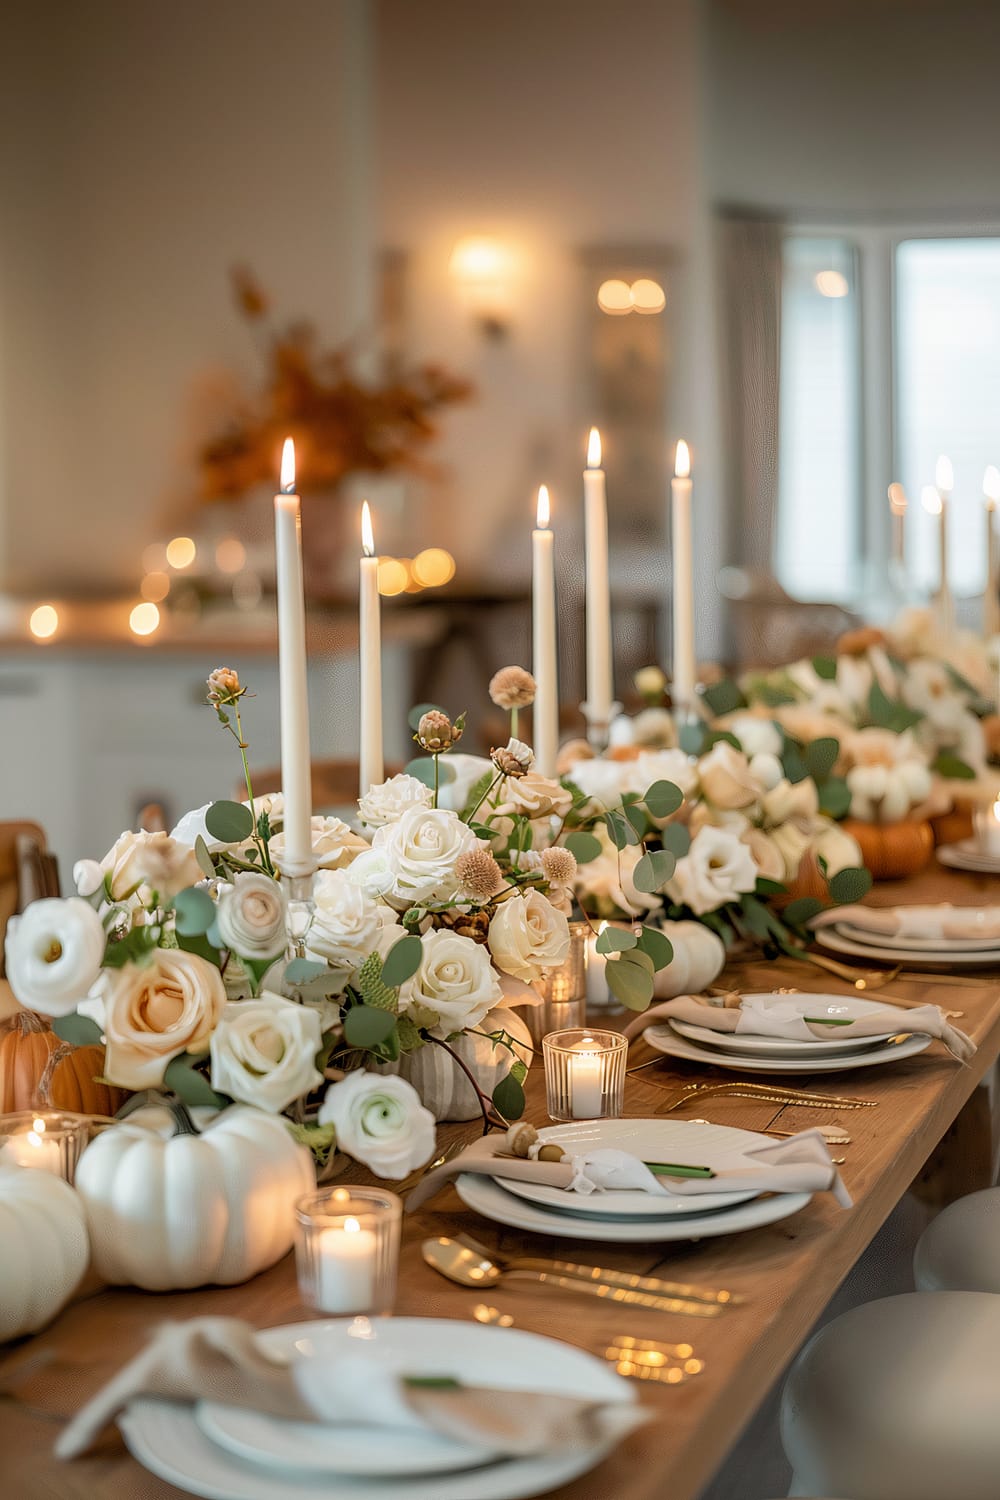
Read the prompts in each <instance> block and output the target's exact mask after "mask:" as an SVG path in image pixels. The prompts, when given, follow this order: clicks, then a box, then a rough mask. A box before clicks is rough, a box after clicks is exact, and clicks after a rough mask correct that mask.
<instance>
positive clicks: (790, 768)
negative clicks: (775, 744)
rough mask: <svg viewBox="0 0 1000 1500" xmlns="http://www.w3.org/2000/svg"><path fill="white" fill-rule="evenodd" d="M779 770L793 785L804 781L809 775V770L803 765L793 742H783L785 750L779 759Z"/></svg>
mask: <svg viewBox="0 0 1000 1500" xmlns="http://www.w3.org/2000/svg"><path fill="white" fill-rule="evenodd" d="M781 768H782V770H783V771H784V773H785V775H786V777H787V778H788V780H789V781H790V782H792V783H793V784H794V783H797V782H799V781H805V780H806V779H807V777H808V775H809V768H808V766H807V765H806V763H805V760H804V758H803V755H802V751H801V750H800V749H799V747H798V745H797V744H796V743H795V741H794V740H786V741H785V749H784V752H783V754H782V757H781Z"/></svg>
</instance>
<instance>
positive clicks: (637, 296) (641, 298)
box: [629, 276, 667, 313]
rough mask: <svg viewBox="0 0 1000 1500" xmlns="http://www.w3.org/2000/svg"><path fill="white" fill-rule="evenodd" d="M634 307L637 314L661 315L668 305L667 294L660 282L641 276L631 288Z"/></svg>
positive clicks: (630, 294)
mask: <svg viewBox="0 0 1000 1500" xmlns="http://www.w3.org/2000/svg"><path fill="white" fill-rule="evenodd" d="M629 296H630V297H631V300H632V306H633V307H634V308H635V310H636V312H637V313H660V312H662V311H663V309H664V308H665V307H666V305H667V294H666V292H665V291H664V290H663V288H662V286H661V285H660V283H659V282H658V281H653V280H651V279H650V277H648V276H640V277H639V280H638V281H633V283H632V285H631V286H630V287H629Z"/></svg>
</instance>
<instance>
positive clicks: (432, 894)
mask: <svg viewBox="0 0 1000 1500" xmlns="http://www.w3.org/2000/svg"><path fill="white" fill-rule="evenodd" d="M478 848H479V840H478V839H477V838H476V835H475V834H474V833H473V832H472V829H471V828H469V827H468V825H467V824H465V823H463V822H462V820H461V818H459V817H457V816H456V814H455V813H452V812H446V811H445V810H444V809H443V808H434V807H411V808H410V810H409V811H408V812H405V813H404V814H403V816H402V817H401V818H400V819H399V821H398V823H392V824H390V825H389V826H387V827H385V828H378V829H376V831H375V837H374V839H373V840H372V849H373V851H377V852H379V853H381V854H383V855H384V856H385V860H386V862H387V864H388V866H389V869H390V870H391V871H392V876H393V881H392V885H391V886H389V887H388V888H387V890H386V892H385V894H386V896H387V897H388V899H389V900H390V901H392V902H393V903H394V904H397V905H398V906H399V907H400V908H404V907H407V906H412V905H413V903H414V902H420V901H447V900H448V899H449V897H451V896H453V895H454V894H455V892H456V891H457V889H458V879H457V877H456V875H455V862H456V860H457V859H458V858H459V856H460V855H462V854H470V853H471V852H472V850H473V849H478Z"/></svg>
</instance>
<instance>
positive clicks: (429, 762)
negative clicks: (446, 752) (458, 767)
mask: <svg viewBox="0 0 1000 1500" xmlns="http://www.w3.org/2000/svg"><path fill="white" fill-rule="evenodd" d="M434 759H435V757H434V756H433V755H418V756H417V757H416V759H415V760H411V761H408V762H407V764H406V766H405V767H404V769H405V771H406V774H407V776H415V777H416V778H417V780H418V781H422V782H423V784H424V786H430V787H432V786H433V785H434ZM455 775H456V772H455V767H454V766H449V764H448V762H447V760H445V759H443V758H441V757H438V786H447V784H448V782H449V781H454V780H455Z"/></svg>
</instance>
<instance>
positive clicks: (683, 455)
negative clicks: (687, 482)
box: [674, 438, 691, 479]
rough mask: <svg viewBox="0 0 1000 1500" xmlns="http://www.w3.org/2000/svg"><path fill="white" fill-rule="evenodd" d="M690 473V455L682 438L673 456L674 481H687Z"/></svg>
mask: <svg viewBox="0 0 1000 1500" xmlns="http://www.w3.org/2000/svg"><path fill="white" fill-rule="evenodd" d="M690 473H691V454H690V451H689V449H688V445H687V443H686V442H685V441H684V439H683V438H681V439H680V441H679V442H678V444H677V452H676V454H675V456H674V477H675V479H687V477H688V475H689V474H690Z"/></svg>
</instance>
